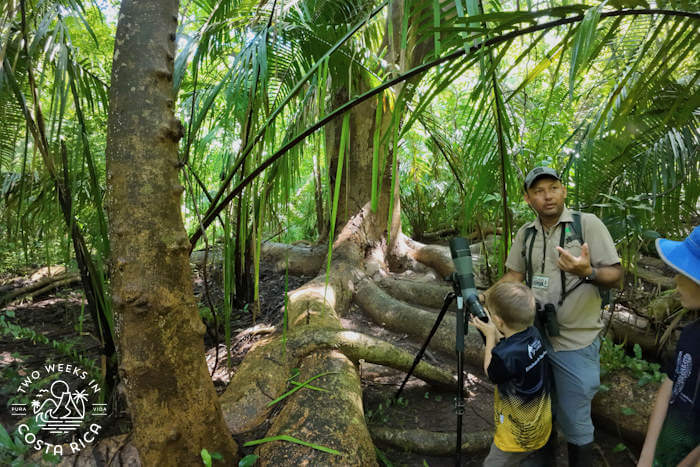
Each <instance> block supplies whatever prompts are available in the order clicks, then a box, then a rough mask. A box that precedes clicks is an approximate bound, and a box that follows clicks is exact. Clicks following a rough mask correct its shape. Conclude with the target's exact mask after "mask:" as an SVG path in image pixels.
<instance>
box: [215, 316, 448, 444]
mask: <svg viewBox="0 0 700 467" xmlns="http://www.w3.org/2000/svg"><path fill="white" fill-rule="evenodd" d="M322 350H337V351H339V352H341V353H343V354H344V355H345V356H347V357H348V358H349V359H350V360H351V361H352V362H353V363H354V364H356V363H357V362H359V361H360V360H365V361H366V362H368V363H376V364H379V365H385V366H388V367H392V368H396V369H398V370H403V371H408V369H409V368H410V366H411V364H412V363H413V358H414V355H413V354H412V353H409V352H406V351H404V350H402V349H399V348H398V347H396V346H394V345H392V344H389V343H387V342H385V341H382V340H380V339H377V338H374V337H372V336H368V335H365V334H362V333H358V332H354V331H333V330H327V329H323V328H313V329H312V328H308V329H305V330H304V331H303V332H296V333H294V334H292V335H290V336H288V339H287V342H286V344H285V343H284V342H283V341H282V339H281V338H280V337H279V336H274V337H272V336H271V337H268V338H266V339H264V340H261V341H259V342H257V343H256V344H255V345H254V347H253V348H252V349H251V350H250V351H249V352H248V355H247V356H246V358H245V360H244V361H243V363H242V364H241V367H240V368H239V369H238V371H237V372H236V375H235V376H234V379H233V381H232V384H230V385H229V387H228V389H227V390H226V391H225V392H224V393H223V394H222V395H221V398H220V400H221V406H222V409H223V412H224V419H225V420H226V424H227V425H228V427H229V429H230V430H231V432H232V433H234V434H240V433H243V432H246V431H249V430H252V429H254V428H255V427H257V426H259V425H260V424H262V423H263V422H264V421H265V419H266V418H267V416H268V415H269V413H270V411H271V410H272V407H271V406H269V405H268V404H270V402H272V401H273V400H274V399H275V398H276V397H277V396H279V395H281V394H283V393H284V392H285V391H286V390H287V383H288V378H289V375H290V372H291V370H292V368H296V367H297V365H298V364H299V362H300V360H301V359H302V358H303V357H304V356H306V355H309V354H311V353H314V352H318V351H322ZM353 371H354V370H353ZM414 375H415V376H416V377H417V378H419V379H422V380H423V381H426V382H427V383H429V384H431V385H433V386H435V387H440V388H443V389H451V388H454V384H455V378H454V376H453V375H452V374H451V373H449V372H447V371H445V370H442V369H440V368H437V367H434V366H432V365H430V364H428V363H426V362H423V361H421V362H420V363H419V364H418V366H417V367H416V369H415V370H414ZM322 381H323V380H322ZM297 382H302V380H301V379H300V378H297ZM314 385H315V386H319V385H323V383H318V384H316V383H314ZM307 390H308V389H307Z"/></svg>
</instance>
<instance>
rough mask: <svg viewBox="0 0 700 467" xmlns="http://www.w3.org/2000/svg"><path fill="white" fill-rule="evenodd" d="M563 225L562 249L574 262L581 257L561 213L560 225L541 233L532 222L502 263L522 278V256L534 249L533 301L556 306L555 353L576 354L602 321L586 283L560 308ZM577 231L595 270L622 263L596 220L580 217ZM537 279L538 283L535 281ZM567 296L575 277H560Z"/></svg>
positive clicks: (590, 286)
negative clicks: (526, 235)
mask: <svg viewBox="0 0 700 467" xmlns="http://www.w3.org/2000/svg"><path fill="white" fill-rule="evenodd" d="M562 225H563V226H564V228H566V229H567V231H566V234H565V241H564V249H565V250H567V251H568V252H569V253H571V254H572V255H574V256H580V255H581V242H580V241H579V240H578V236H577V235H575V233H574V230H573V217H572V216H571V211H569V209H567V208H566V207H564V211H562V213H561V216H560V217H559V221H558V222H557V224H556V225H554V226H553V227H551V228H550V230H549V232H545V231H544V229H543V228H542V224H541V223H540V219H539V216H538V217H537V219H535V220H534V221H532V222H528V223H527V224H525V225H523V226H522V227H521V228H520V230H518V233H517V234H516V235H515V240H513V246H512V249H511V250H510V253H509V254H508V259H507V260H506V267H507V268H508V269H512V270H513V271H516V272H519V273H522V274H526V262H525V255H526V254H528V251H529V249H530V242H532V241H533V237H534V243H532V262H531V264H532V275H533V281H532V291H533V293H534V295H535V298H536V299H537V300H538V301H539V302H540V303H542V304H545V303H552V304H554V305H555V306H557V322H558V323H559V332H560V335H559V336H557V337H549V341H550V342H551V343H552V347H553V348H554V350H576V349H581V348H583V347H586V346H588V345H590V344H591V343H592V342H593V340H595V338H596V336H597V335H598V333H599V332H600V330H601V329H602V328H603V323H602V321H601V316H600V304H601V299H600V294H599V293H598V287H597V286H596V285H594V284H588V283H584V284H581V285H579V286H578V287H576V288H575V289H574V290H573V291H572V292H570V293H568V294H567V296H566V298H565V299H564V302H563V303H562V305H561V306H558V303H559V299H560V297H561V284H562V281H561V272H560V269H559V267H558V266H557V260H558V259H559V252H558V251H557V247H558V246H559V243H560V241H561V229H562ZM532 226H535V229H536V233H535V234H534V235H533V234H530V237H529V238H528V239H527V245H523V242H524V241H525V234H526V231H527V229H528V228H529V227H532ZM581 228H582V230H583V233H582V234H579V235H582V236H583V240H584V241H585V242H586V243H588V250H589V253H590V257H591V265H592V266H593V267H601V266H612V265H614V264H618V263H619V262H620V258H619V257H618V255H617V251H616V250H615V243H614V242H613V239H612V237H611V236H610V232H608V229H607V228H606V227H605V224H603V222H602V221H601V220H600V219H598V217H596V216H595V215H594V214H588V213H581ZM536 276H539V277H536ZM564 277H565V280H564V283H565V284H566V290H567V291H569V290H571V289H572V288H573V287H574V286H576V284H578V283H579V282H580V281H581V280H582V279H581V278H580V277H578V276H575V275H573V274H569V273H566V274H565V275H564Z"/></svg>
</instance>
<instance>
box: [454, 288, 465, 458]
mask: <svg viewBox="0 0 700 467" xmlns="http://www.w3.org/2000/svg"><path fill="white" fill-rule="evenodd" d="M456 324H457V329H456V332H457V335H456V336H455V337H456V346H455V350H456V351H457V397H456V398H455V413H456V414H457V446H456V453H455V454H456V463H455V465H457V467H460V466H461V465H462V415H464V361H463V355H464V302H463V301H462V297H461V296H460V297H458V298H457V319H456Z"/></svg>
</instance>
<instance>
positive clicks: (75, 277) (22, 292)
mask: <svg viewBox="0 0 700 467" xmlns="http://www.w3.org/2000/svg"><path fill="white" fill-rule="evenodd" d="M77 282H80V275H79V274H78V273H75V272H63V273H60V274H56V275H51V276H43V277H41V278H40V279H39V280H37V281H34V282H31V283H29V284H27V285H24V286H22V287H20V288H16V289H12V290H9V291H7V292H5V293H4V294H3V295H1V296H0V306H4V305H7V304H9V303H11V302H13V301H15V300H19V299H21V298H24V297H26V296H36V295H40V294H42V293H46V292H48V291H49V290H51V289H54V288H58V287H64V286H66V285H71V284H75V283H77Z"/></svg>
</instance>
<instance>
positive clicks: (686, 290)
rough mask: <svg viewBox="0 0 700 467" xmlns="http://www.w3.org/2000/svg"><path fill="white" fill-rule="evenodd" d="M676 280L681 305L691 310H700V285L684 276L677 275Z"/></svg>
mask: <svg viewBox="0 0 700 467" xmlns="http://www.w3.org/2000/svg"><path fill="white" fill-rule="evenodd" d="M675 279H676V286H677V287H678V293H680V295H681V305H683V306H684V307H685V308H687V309H689V310H700V285H698V284H697V283H695V282H694V281H693V280H692V279H690V278H689V277H687V276H685V275H683V274H677V275H676V277H675Z"/></svg>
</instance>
